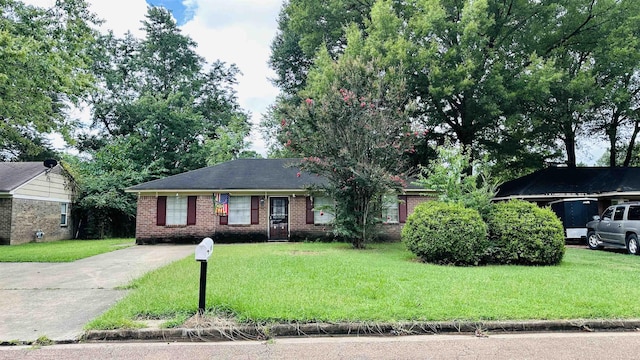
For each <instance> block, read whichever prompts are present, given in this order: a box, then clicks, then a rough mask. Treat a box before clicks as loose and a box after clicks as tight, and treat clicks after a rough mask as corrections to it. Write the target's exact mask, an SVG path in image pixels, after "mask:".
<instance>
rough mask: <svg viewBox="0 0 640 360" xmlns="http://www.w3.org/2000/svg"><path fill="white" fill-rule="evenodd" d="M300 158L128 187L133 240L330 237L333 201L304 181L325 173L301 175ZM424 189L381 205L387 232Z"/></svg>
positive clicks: (396, 230) (393, 234) (395, 234)
mask: <svg viewBox="0 0 640 360" xmlns="http://www.w3.org/2000/svg"><path fill="white" fill-rule="evenodd" d="M298 162H299V160H297V159H239V160H233V161H228V162H225V163H222V164H218V165H215V166H210V167H206V168H202V169H198V170H193V171H189V172H186V173H182V174H178V175H174V176H170V177H167V178H164V179H159V180H154V181H150V182H146V183H143V184H139V185H136V186H132V187H130V188H128V189H127V190H126V191H127V192H130V193H136V194H137V195H138V210H137V217H136V242H137V243H149V242H150V243H153V242H156V241H200V240H201V239H202V238H204V237H211V238H213V239H214V240H215V241H218V242H227V241H234V242H235V241H288V240H290V241H300V240H305V239H309V240H312V239H318V238H324V237H328V236H331V235H330V233H331V225H330V223H331V220H332V214H331V213H330V211H326V210H323V209H326V206H328V205H330V204H331V203H332V202H331V201H330V200H329V199H328V198H326V197H324V196H322V194H318V193H315V194H314V193H310V192H309V191H308V190H307V189H308V187H309V185H319V184H322V183H323V182H324V181H325V180H324V178H322V177H319V176H316V175H312V174H309V173H305V172H302V171H300V170H299V169H298V167H297V166H296V163H298ZM425 195H426V191H425V190H424V189H422V188H419V187H414V186H409V187H408V189H406V190H405V192H404V193H403V194H402V195H400V196H398V197H397V198H395V197H394V198H392V199H389V201H388V205H387V206H386V207H385V211H384V214H381V216H383V218H384V219H385V224H384V225H383V226H384V235H385V237H386V238H388V239H394V240H398V239H400V230H401V228H402V225H403V223H404V222H405V220H406V217H407V215H408V214H410V213H411V212H412V211H413V209H414V208H415V206H416V205H417V204H419V203H420V202H423V201H425V200H428V197H426V196H425Z"/></svg>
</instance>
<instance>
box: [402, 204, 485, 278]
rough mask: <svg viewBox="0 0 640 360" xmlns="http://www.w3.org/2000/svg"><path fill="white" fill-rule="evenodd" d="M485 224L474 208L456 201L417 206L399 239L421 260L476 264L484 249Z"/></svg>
mask: <svg viewBox="0 0 640 360" xmlns="http://www.w3.org/2000/svg"><path fill="white" fill-rule="evenodd" d="M486 239H487V226H486V224H485V223H484V222H483V221H482V218H481V217H480V214H479V213H478V211H477V210H474V209H468V208H465V207H464V206H463V205H461V204H459V203H444V202H440V201H429V202H425V203H422V204H420V205H418V206H417V207H416V208H415V210H414V212H413V213H412V214H411V215H410V216H409V217H408V218H407V222H406V224H405V225H404V227H403V228H402V241H403V242H404V243H405V245H406V246H407V248H408V249H409V250H410V251H411V252H413V253H414V254H415V255H417V256H418V257H420V259H422V261H425V262H430V263H436V264H458V265H474V264H478V263H479V262H480V260H481V258H482V254H483V252H484V250H485V248H486Z"/></svg>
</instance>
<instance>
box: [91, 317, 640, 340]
mask: <svg viewBox="0 0 640 360" xmlns="http://www.w3.org/2000/svg"><path fill="white" fill-rule="evenodd" d="M553 331H589V332H591V331H594V332H595V331H640V319H630V320H586V319H585V320H561V321H558V320H531V321H475V322H471V321H446V322H401V323H337V324H332V323H305V324H295V323H293V324H269V325H253V326H250V325H244V326H228V327H211V328H194V329H188V328H173V329H120V330H90V331H87V332H85V333H84V334H83V336H82V337H81V339H80V341H126V340H145V341H154V340H155V341H233V340H267V339H272V338H275V337H311V336H401V335H434V334H463V333H471V334H475V335H476V336H481V337H484V336H489V335H490V334H491V333H494V334H495V333H508V332H553Z"/></svg>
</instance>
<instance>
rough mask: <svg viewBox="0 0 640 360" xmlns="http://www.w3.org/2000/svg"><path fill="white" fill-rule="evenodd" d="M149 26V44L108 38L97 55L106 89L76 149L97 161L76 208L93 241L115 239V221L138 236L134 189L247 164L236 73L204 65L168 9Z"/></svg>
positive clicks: (85, 166)
mask: <svg viewBox="0 0 640 360" xmlns="http://www.w3.org/2000/svg"><path fill="white" fill-rule="evenodd" d="M143 28H144V30H145V31H146V36H145V38H143V39H140V40H138V39H135V38H134V37H133V36H132V35H131V34H127V35H125V37H124V38H122V39H119V38H116V37H114V36H113V34H107V35H105V36H103V37H101V38H100V39H99V41H98V43H97V46H96V47H94V48H93V49H92V56H93V58H94V59H95V62H94V71H95V74H96V77H97V78H98V79H99V83H98V87H97V89H96V91H95V92H94V93H93V94H92V97H91V105H92V124H91V125H92V126H91V128H90V129H89V130H90V132H87V133H85V134H83V135H82V137H81V139H80V141H79V148H80V149H82V150H84V151H86V152H87V153H88V154H90V155H91V156H92V160H91V161H81V162H79V164H78V165H77V167H78V170H77V172H78V173H79V174H81V177H82V179H83V185H84V186H83V187H82V191H81V193H80V196H79V199H78V203H79V204H80V206H79V208H80V209H83V210H84V216H85V218H86V222H85V225H86V226H87V228H88V229H91V231H90V232H91V233H92V234H93V235H92V236H98V237H99V236H105V235H109V234H110V233H113V232H114V231H116V230H117V229H116V228H114V227H113V226H111V224H114V223H119V224H121V225H122V226H121V228H123V229H131V228H132V224H134V223H135V221H134V216H135V211H132V209H135V197H132V196H129V195H128V194H125V193H124V189H125V188H126V187H127V186H131V185H134V184H136V183H140V182H143V181H148V180H151V179H155V178H158V177H163V176H167V175H173V174H177V173H181V172H185V171H188V170H193V169H196V168H200V167H203V166H206V165H207V164H211V163H214V162H216V161H222V160H225V159H227V158H228V157H234V156H242V155H243V153H242V151H243V150H244V149H245V148H246V147H247V146H248V144H247V143H246V142H245V141H244V138H245V137H246V135H247V134H248V132H249V129H250V128H249V122H248V115H247V114H246V113H245V112H244V111H242V110H241V109H240V106H239V105H238V102H237V98H236V93H235V90H234V86H235V85H236V76H237V75H238V74H239V70H238V69H237V67H236V66H235V65H230V66H227V65H226V64H224V63H222V62H220V61H216V62H214V63H212V64H207V63H206V62H205V61H204V59H203V58H202V57H201V56H199V55H198V54H197V53H196V51H195V47H196V44H195V42H194V41H193V40H192V39H191V38H189V37H187V36H185V35H183V34H181V33H180V29H179V28H178V27H177V26H176V23H175V21H174V20H173V18H172V17H171V14H170V13H169V12H168V11H167V10H166V9H164V8H157V7H151V8H149V10H148V12H147V15H146V18H145V20H144V21H143ZM128 172H132V174H129V173H128ZM87 235H91V234H87Z"/></svg>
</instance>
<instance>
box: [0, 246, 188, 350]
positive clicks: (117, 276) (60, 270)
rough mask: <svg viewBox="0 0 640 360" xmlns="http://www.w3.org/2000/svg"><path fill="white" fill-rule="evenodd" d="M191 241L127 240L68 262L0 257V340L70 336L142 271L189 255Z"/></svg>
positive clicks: (77, 334) (122, 293) (121, 293)
mask: <svg viewBox="0 0 640 360" xmlns="http://www.w3.org/2000/svg"><path fill="white" fill-rule="evenodd" d="M194 250H195V246H194V245H172V244H163V245H154V246H132V247H128V248H125V249H121V250H116V251H113V252H110V253H106V254H101V255H97V256H93V257H90V258H86V259H82V260H78V261H75V262H72V263H0V309H2V311H0V342H9V341H14V340H16V341H21V342H29V341H34V340H36V339H38V338H39V337H41V336H46V337H47V338H49V339H51V340H54V341H69V340H75V339H77V338H78V337H80V336H81V335H82V333H83V326H84V325H85V324H86V323H87V322H89V321H91V320H92V319H94V318H95V317H97V316H98V315H100V314H102V313H103V312H104V311H106V310H107V309H108V308H109V307H111V306H112V305H113V304H115V303H116V302H117V301H118V300H120V299H121V298H122V297H124V296H125V295H126V294H127V290H116V289H115V288H116V287H118V286H123V285H126V284H128V283H129V282H130V281H131V280H133V279H136V278H138V277H140V276H142V275H144V274H145V273H146V272H149V271H151V270H154V269H156V268H159V267H161V266H163V265H166V264H169V263H171V262H173V261H176V260H179V259H183V258H184V257H186V256H189V255H193V254H194Z"/></svg>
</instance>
